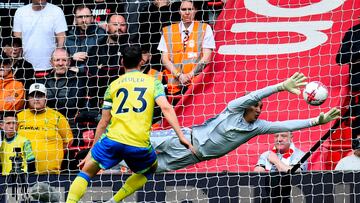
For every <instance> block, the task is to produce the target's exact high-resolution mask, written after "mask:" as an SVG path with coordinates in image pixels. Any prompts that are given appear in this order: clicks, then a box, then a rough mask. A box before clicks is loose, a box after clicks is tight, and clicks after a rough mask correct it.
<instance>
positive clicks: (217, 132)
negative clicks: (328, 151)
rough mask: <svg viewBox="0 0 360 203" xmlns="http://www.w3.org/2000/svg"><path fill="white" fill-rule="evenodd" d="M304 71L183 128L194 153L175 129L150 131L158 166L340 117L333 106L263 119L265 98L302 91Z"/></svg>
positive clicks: (182, 163)
mask: <svg viewBox="0 0 360 203" xmlns="http://www.w3.org/2000/svg"><path fill="white" fill-rule="evenodd" d="M305 80H306V77H305V76H304V75H303V74H302V73H295V74H294V75H293V76H292V77H290V78H288V79H287V80H286V81H284V82H282V83H279V84H277V85H273V86H268V87H265V88H263V89H260V90H257V91H254V92H251V93H250V94H248V95H246V96H243V97H240V98H237V99H235V100H233V101H231V102H230V103H229V104H228V106H227V107H226V108H225V109H224V110H223V111H222V112H221V113H220V114H219V115H217V116H215V117H214V118H211V119H209V120H207V121H206V122H205V123H203V124H201V125H196V126H192V128H191V129H190V128H183V129H182V131H183V133H184V135H185V137H186V138H187V139H188V140H191V142H192V144H193V147H194V151H195V153H192V152H191V151H190V150H188V149H186V148H185V147H184V146H183V145H182V144H180V142H179V139H178V137H177V136H176V134H175V132H174V131H173V130H160V131H154V132H152V133H151V137H150V141H151V144H152V146H153V147H154V148H155V150H156V151H157V153H158V154H157V156H158V168H157V170H156V172H164V171H171V170H177V169H181V168H185V167H187V166H189V165H193V164H196V163H198V162H201V161H205V160H210V159H215V158H219V157H221V156H224V155H225V154H227V153H229V152H230V151H232V150H234V149H236V148H237V147H239V146H240V145H242V144H244V143H246V142H247V141H249V140H250V139H251V138H253V137H255V136H257V135H261V134H271V133H278V132H289V131H294V130H299V129H302V128H307V127H311V126H316V125H321V124H325V123H328V122H330V121H332V120H334V119H337V118H339V117H340V110H339V109H337V108H333V109H331V110H330V111H328V112H327V113H325V114H324V113H321V114H320V115H319V116H318V117H315V118H310V119H304V120H288V121H277V122H270V121H265V120H260V119H258V117H259V116H260V114H261V109H262V106H263V104H262V102H261V100H262V99H263V98H266V97H268V96H270V95H272V94H274V93H277V92H280V91H284V90H286V91H288V92H290V93H293V94H297V95H299V94H300V90H299V88H300V87H301V86H304V85H305V84H306V82H305Z"/></svg>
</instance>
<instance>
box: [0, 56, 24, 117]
mask: <svg viewBox="0 0 360 203" xmlns="http://www.w3.org/2000/svg"><path fill="white" fill-rule="evenodd" d="M0 65H1V68H0V87H1V89H0V111H15V110H20V109H22V108H24V97H25V91H24V86H23V84H22V83H21V82H19V81H16V80H15V79H14V76H13V74H12V69H11V59H10V58H6V57H4V56H0Z"/></svg>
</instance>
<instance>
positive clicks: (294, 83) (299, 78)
mask: <svg viewBox="0 0 360 203" xmlns="http://www.w3.org/2000/svg"><path fill="white" fill-rule="evenodd" d="M306 79H307V78H306V77H305V75H304V74H302V73H299V72H296V73H294V75H292V76H291V77H290V78H288V79H287V80H285V81H284V82H282V83H280V84H279V86H278V89H279V90H286V91H288V92H290V93H293V94H297V95H299V94H300V93H301V92H300V87H302V86H305V85H306V84H307V82H304V81H305V80H306Z"/></svg>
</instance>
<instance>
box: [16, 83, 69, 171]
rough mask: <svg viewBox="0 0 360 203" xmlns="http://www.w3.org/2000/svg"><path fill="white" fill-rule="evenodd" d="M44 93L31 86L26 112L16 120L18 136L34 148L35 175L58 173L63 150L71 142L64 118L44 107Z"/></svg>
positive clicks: (41, 86) (42, 90) (35, 86)
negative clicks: (28, 141)
mask: <svg viewBox="0 0 360 203" xmlns="http://www.w3.org/2000/svg"><path fill="white" fill-rule="evenodd" d="M46 94H47V89H46V88H45V86H44V85H43V84H41V83H34V84H32V85H31V86H30V89H29V95H28V108H27V109H25V110H23V111H21V112H20V113H19V114H18V115H17V116H18V122H19V129H18V133H19V135H21V136H24V137H26V138H28V139H29V140H30V141H31V143H32V147H33V151H34V155H35V159H36V172H37V173H38V174H49V173H55V174H58V173H60V168H61V162H62V161H63V158H64V149H66V148H67V146H69V145H70V144H71V142H72V139H73V134H72V132H71V129H70V126H69V123H68V121H67V120H66V118H65V117H64V116H63V115H62V114H61V113H60V112H58V111H56V110H53V109H51V108H48V107H47V106H46Z"/></svg>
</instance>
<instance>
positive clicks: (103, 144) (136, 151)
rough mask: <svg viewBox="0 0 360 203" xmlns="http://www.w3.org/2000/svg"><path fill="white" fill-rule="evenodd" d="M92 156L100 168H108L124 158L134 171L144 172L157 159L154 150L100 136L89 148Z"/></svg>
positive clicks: (150, 147)
mask: <svg viewBox="0 0 360 203" xmlns="http://www.w3.org/2000/svg"><path fill="white" fill-rule="evenodd" d="M91 156H92V158H93V159H94V160H95V161H96V162H97V163H98V164H99V166H100V167H101V168H102V169H109V168H111V167H113V166H115V165H116V164H118V163H119V162H120V161H122V160H124V161H125V162H126V164H127V165H128V166H129V168H130V169H131V170H132V171H133V172H135V173H146V172H147V171H148V170H149V169H150V168H151V166H153V165H154V164H155V162H156V161H157V158H156V153H155V150H154V149H153V147H152V146H149V147H134V146H130V145H126V144H122V143H120V142H116V141H113V140H111V139H109V138H107V137H106V136H104V137H101V138H100V140H99V141H98V142H97V143H96V144H95V145H94V147H93V148H92V150H91Z"/></svg>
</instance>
